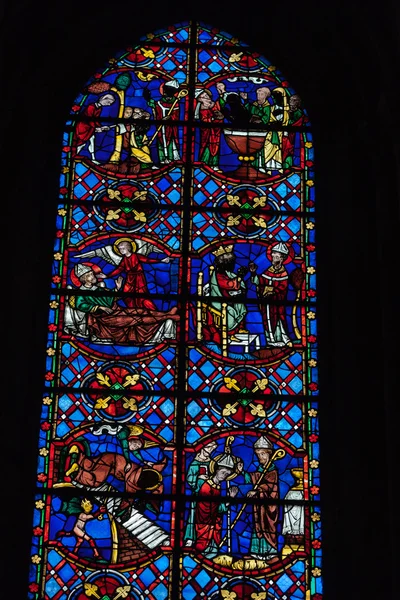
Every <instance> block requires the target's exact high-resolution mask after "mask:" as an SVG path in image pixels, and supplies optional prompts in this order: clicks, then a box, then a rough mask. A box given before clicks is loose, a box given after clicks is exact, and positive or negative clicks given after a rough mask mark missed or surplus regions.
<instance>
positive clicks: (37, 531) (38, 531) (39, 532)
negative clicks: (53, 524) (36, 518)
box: [33, 527, 43, 535]
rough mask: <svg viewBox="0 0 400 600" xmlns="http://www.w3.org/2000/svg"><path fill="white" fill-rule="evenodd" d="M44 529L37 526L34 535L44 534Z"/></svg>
mask: <svg viewBox="0 0 400 600" xmlns="http://www.w3.org/2000/svg"><path fill="white" fill-rule="evenodd" d="M42 533H43V529H42V528H41V527H35V528H34V530H33V535H42Z"/></svg>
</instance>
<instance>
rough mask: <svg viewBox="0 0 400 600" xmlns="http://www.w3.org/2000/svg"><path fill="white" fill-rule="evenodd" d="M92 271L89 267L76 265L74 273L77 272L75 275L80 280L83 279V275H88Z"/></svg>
mask: <svg viewBox="0 0 400 600" xmlns="http://www.w3.org/2000/svg"><path fill="white" fill-rule="evenodd" d="M91 270H92V269H91V268H90V267H88V266H87V265H75V268H74V271H75V275H76V276H77V278H78V279H80V278H81V277H82V275H86V273H89V272H90V271H91Z"/></svg>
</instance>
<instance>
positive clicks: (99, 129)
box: [94, 127, 103, 133]
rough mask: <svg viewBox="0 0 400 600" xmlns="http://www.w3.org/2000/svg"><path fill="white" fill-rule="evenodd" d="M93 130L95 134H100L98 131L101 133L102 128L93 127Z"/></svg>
mask: <svg viewBox="0 0 400 600" xmlns="http://www.w3.org/2000/svg"><path fill="white" fill-rule="evenodd" d="M94 130H95V132H96V133H100V131H103V128H102V127H95V128H94Z"/></svg>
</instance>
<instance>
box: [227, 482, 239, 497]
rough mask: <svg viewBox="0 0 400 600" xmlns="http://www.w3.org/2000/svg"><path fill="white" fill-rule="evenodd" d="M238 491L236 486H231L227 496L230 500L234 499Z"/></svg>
mask: <svg viewBox="0 0 400 600" xmlns="http://www.w3.org/2000/svg"><path fill="white" fill-rule="evenodd" d="M238 491H239V488H238V487H236V485H233V486H232V487H230V488H229V490H228V495H229V496H230V497H231V498H234V497H235V496H237V493H238Z"/></svg>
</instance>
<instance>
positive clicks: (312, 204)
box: [306, 200, 314, 208]
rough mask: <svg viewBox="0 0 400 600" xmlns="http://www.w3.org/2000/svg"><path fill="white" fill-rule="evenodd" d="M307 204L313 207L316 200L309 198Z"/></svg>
mask: <svg viewBox="0 0 400 600" xmlns="http://www.w3.org/2000/svg"><path fill="white" fill-rule="evenodd" d="M306 206H307V207H308V208H312V207H313V206H314V202H313V200H309V201H308V202H306Z"/></svg>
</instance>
